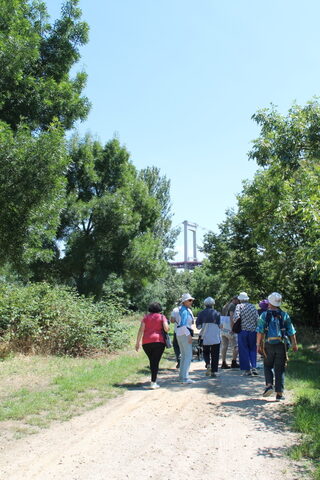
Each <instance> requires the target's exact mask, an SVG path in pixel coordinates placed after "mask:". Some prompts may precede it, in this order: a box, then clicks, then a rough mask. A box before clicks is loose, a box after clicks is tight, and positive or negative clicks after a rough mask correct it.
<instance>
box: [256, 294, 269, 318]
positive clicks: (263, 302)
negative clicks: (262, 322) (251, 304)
mask: <svg viewBox="0 0 320 480" xmlns="http://www.w3.org/2000/svg"><path fill="white" fill-rule="evenodd" d="M268 305H269V300H267V299H266V298H265V299H263V300H261V302H259V308H258V315H259V317H260V315H261V314H262V313H263V312H266V311H267V310H268Z"/></svg>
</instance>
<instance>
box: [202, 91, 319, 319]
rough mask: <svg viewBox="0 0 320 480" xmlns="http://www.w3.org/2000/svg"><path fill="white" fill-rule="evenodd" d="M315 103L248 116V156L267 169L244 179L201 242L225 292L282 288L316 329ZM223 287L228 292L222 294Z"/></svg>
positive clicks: (259, 294) (260, 293) (259, 293)
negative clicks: (251, 134)
mask: <svg viewBox="0 0 320 480" xmlns="http://www.w3.org/2000/svg"><path fill="white" fill-rule="evenodd" d="M319 115H320V106H319V104H318V103H317V101H316V100H314V101H313V102H310V103H309V104H308V105H307V106H306V107H303V108H302V107H299V106H297V105H294V106H293V107H292V109H290V111H289V113H288V115H287V117H284V116H282V115H280V114H278V113H277V112H276V110H275V108H274V107H272V108H271V109H270V110H267V109H266V110H262V111H260V112H258V113H257V114H255V115H254V116H253V118H254V120H255V121H257V123H258V124H259V125H260V126H261V135H260V137H259V138H258V139H257V140H255V141H254V146H253V149H252V151H251V152H250V153H249V157H250V158H253V159H255V160H256V161H257V163H258V164H259V165H260V166H263V167H264V168H263V169H262V170H259V171H258V172H257V173H256V175H255V177H254V179H253V181H252V182H245V183H244V187H243V191H242V193H241V195H239V196H238V208H237V211H232V212H227V218H226V220H225V221H224V222H223V223H222V224H221V225H220V233H218V234H213V233H210V234H208V235H207V236H206V238H205V242H204V251H205V252H206V253H207V254H208V258H209V262H210V270H211V272H212V274H213V275H214V276H215V278H216V282H217V284H219V283H220V288H219V293H220V294H221V295H225V296H227V297H229V296H232V295H233V294H234V293H236V292H238V291H240V290H245V291H248V293H249V295H250V297H251V298H253V299H255V300H256V301H258V300H259V299H260V298H263V297H265V296H266V295H267V294H268V293H270V292H271V291H275V290H277V291H280V292H283V294H284V296H285V299H286V302H287V304H288V306H289V308H290V310H291V311H292V312H294V314H295V315H296V317H298V318H301V319H302V320H303V321H304V322H309V323H310V324H313V325H314V326H315V325H317V323H318V321H319V305H320V293H319V287H320V280H319V279H320V240H319V239H320V230H319V228H320V227H319V225H320V223H319V207H320V197H319V183H320V163H319V154H320V150H319V148H320V143H319V142H320V127H319V123H318V120H319ZM227 292H229V293H228V294H227Z"/></svg>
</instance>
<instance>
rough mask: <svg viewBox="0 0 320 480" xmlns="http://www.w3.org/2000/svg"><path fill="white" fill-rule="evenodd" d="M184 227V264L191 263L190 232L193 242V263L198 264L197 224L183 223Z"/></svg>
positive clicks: (186, 221)
mask: <svg viewBox="0 0 320 480" xmlns="http://www.w3.org/2000/svg"><path fill="white" fill-rule="evenodd" d="M183 225H184V262H185V264H187V263H188V262H189V256H188V231H191V232H192V240H193V245H192V247H193V257H192V258H191V261H192V262H197V226H198V225H197V224H196V223H190V222H188V220H185V221H184V222H183Z"/></svg>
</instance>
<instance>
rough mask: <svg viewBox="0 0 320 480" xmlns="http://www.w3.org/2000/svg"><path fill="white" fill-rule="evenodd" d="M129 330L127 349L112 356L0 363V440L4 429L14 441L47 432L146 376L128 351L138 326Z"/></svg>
mask: <svg viewBox="0 0 320 480" xmlns="http://www.w3.org/2000/svg"><path fill="white" fill-rule="evenodd" d="M131 327H132V328H131V329H130V330H131V335H130V339H128V343H129V345H128V348H127V349H126V351H122V352H118V353H117V354H113V355H108V356H106V355H105V356H99V357H96V358H90V357H82V358H80V357H78V358H74V357H55V356H47V357H45V356H37V355H34V356H23V355H17V356H11V357H8V358H6V359H5V360H3V361H2V362H1V364H0V367H1V368H0V431H1V432H2V435H5V434H6V433H7V434H8V431H7V430H8V429H9V430H10V433H12V432H14V434H15V436H16V437H17V436H23V435H24V434H29V433H34V432H35V431H37V429H39V428H44V427H48V426H49V425H50V423H52V422H53V421H56V420H59V421H61V420H68V419H70V418H72V417H73V416H75V415H79V414H81V413H83V412H84V411H86V410H89V409H92V408H95V407H97V406H99V405H102V404H104V403H105V402H106V401H107V400H108V399H109V398H112V397H114V396H116V395H119V394H121V393H122V392H124V391H125V386H126V384H128V383H133V382H136V381H137V380H138V379H139V378H141V377H142V376H143V375H149V371H148V368H147V366H148V360H147V357H146V355H145V353H144V352H143V351H140V352H139V353H138V354H137V353H136V352H135V351H134V350H133V348H132V345H133V340H134V338H135V336H136V332H137V330H138V327H139V324H138V323H137V322H136V321H133V322H132V324H131ZM167 352H168V351H167ZM167 352H166V353H165V355H164V358H163V360H162V361H161V366H162V367H164V366H167V365H168V361H167V358H168V356H170V355H172V352H173V350H172V349H170V352H169V353H167ZM7 424H9V427H7ZM1 426H2V427H6V428H7V430H6V428H1ZM31 427H34V428H35V429H36V430H34V429H33V428H31ZM3 432H5V433H3ZM7 436H8V435H7ZM9 436H10V435H9ZM11 436H12V435H11Z"/></svg>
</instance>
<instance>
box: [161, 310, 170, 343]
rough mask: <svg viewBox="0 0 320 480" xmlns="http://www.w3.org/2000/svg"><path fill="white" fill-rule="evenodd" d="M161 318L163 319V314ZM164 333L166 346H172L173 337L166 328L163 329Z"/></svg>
mask: <svg viewBox="0 0 320 480" xmlns="http://www.w3.org/2000/svg"><path fill="white" fill-rule="evenodd" d="M161 318H162V319H163V315H161ZM162 333H163V336H164V343H165V346H166V348H171V347H172V343H171V338H170V335H169V333H168V332H166V331H165V330H164V328H163V329H162Z"/></svg>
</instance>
